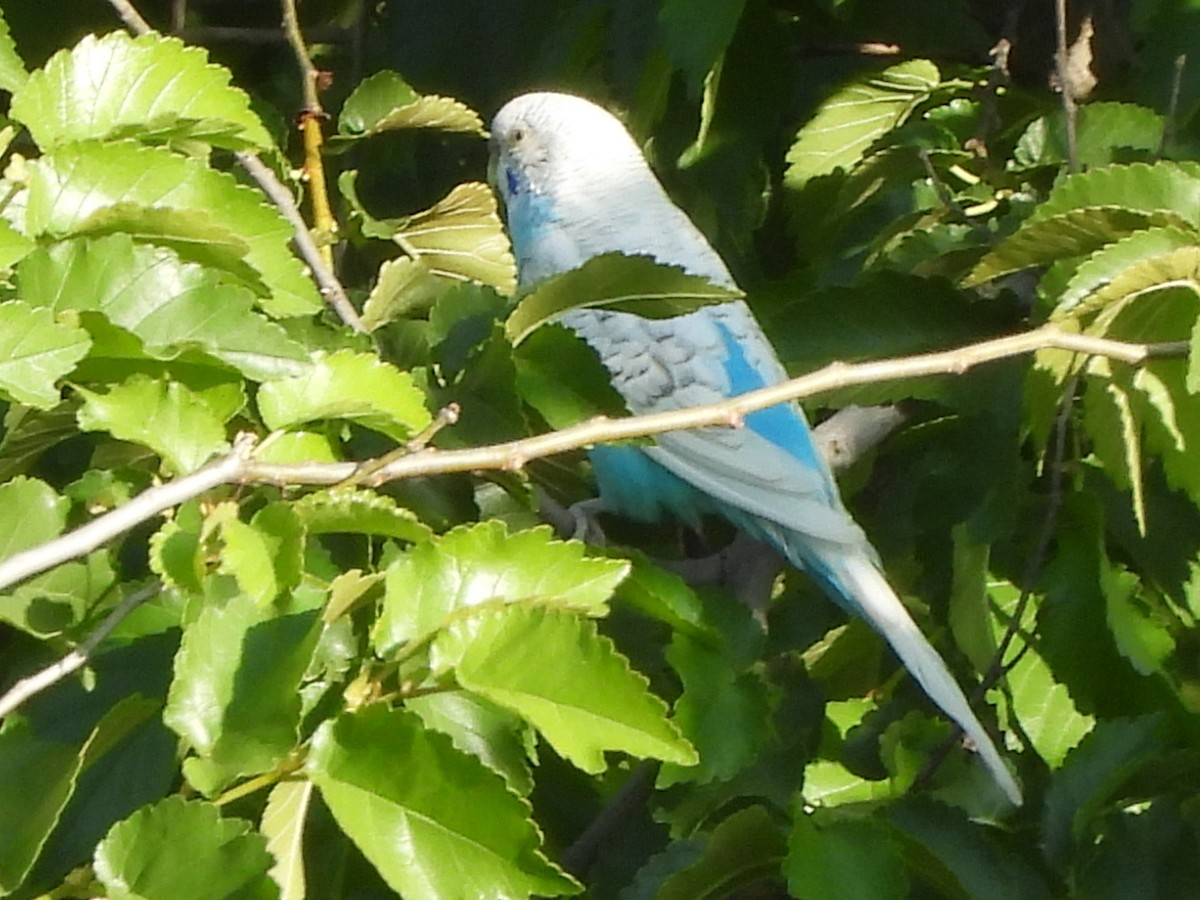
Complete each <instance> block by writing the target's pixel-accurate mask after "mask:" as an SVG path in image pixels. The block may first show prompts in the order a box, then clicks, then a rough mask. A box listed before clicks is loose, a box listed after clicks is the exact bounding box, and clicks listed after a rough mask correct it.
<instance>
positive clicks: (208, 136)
mask: <svg viewBox="0 0 1200 900" xmlns="http://www.w3.org/2000/svg"><path fill="white" fill-rule="evenodd" d="M229 79H230V73H229V71H228V70H227V69H223V68H221V67H220V66H216V65H212V64H211V63H209V61H208V54H207V53H206V52H205V51H204V50H203V49H201V48H199V47H189V46H187V45H185V44H184V43H183V42H182V41H180V40H179V39H178V38H173V37H164V36H162V35H160V34H144V35H140V36H138V37H130V35H129V34H127V33H126V32H124V31H113V32H110V33H109V34H106V35H105V36H104V37H100V38H97V37H96V36H95V35H87V36H86V37H84V39H83V40H82V41H80V42H79V43H78V44H77V45H76V46H75V47H74V48H73V49H71V50H62V51H60V52H58V53H57V54H55V55H54V56H53V57H52V58H51V60H50V61H49V62H48V63H46V65H45V66H44V67H43V68H41V69H39V70H38V71H36V72H34V73H33V75H31V76H30V78H29V80H28V81H27V82H26V83H25V85H24V87H23V88H22V89H21V90H19V91H17V92H16V93H15V94H14V95H13V102H12V115H13V118H15V119H17V120H19V121H21V122H24V123H25V125H26V126H27V127H28V128H29V130H30V132H31V133H32V135H33V139H34V140H35V141H37V142H38V145H39V146H41V147H42V149H43V150H50V149H51V148H53V147H56V146H58V145H60V144H66V143H70V142H72V141H84V140H88V139H91V138H121V137H127V136H128V137H136V138H138V139H139V140H143V141H148V142H156V143H157V142H165V141H171V140H186V139H192V140H202V141H204V142H206V143H209V144H213V145H215V146H218V147H227V148H232V149H239V148H244V147H251V146H255V147H268V146H271V144H272V141H271V137H270V135H268V134H267V131H266V129H265V128H263V126H262V123H261V122H259V120H258V117H257V116H255V115H254V113H252V112H251V111H250V98H249V97H247V96H246V94H245V93H244V92H243V91H241V90H238V89H237V88H235V87H232V86H231V85H230V84H229Z"/></svg>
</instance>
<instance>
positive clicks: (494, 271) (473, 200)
mask: <svg viewBox="0 0 1200 900" xmlns="http://www.w3.org/2000/svg"><path fill="white" fill-rule="evenodd" d="M391 239H392V240H393V241H395V242H396V244H398V245H399V247H400V249H401V250H403V251H404V252H405V253H407V254H408V255H409V256H411V257H413V258H414V259H418V260H420V261H421V262H422V263H424V264H425V266H426V267H427V268H428V269H429V271H430V272H433V273H434V274H435V275H443V276H445V277H446V278H451V279H454V280H456V281H478V282H480V283H481V284H490V285H491V286H492V287H494V288H495V289H496V290H497V291H499V292H500V293H501V294H505V295H508V294H511V293H512V292H513V291H514V290H516V285H517V265H516V262H515V261H514V260H513V255H512V249H511V247H510V246H509V243H508V237H507V235H505V233H504V226H503V225H501V224H500V215H499V213H498V212H497V210H496V195H495V194H493V193H492V189H491V188H490V187H488V186H487V185H486V184H483V183H481V182H477V181H470V182H466V183H464V184H459V185H455V187H454V188H453V189H452V190H451V191H450V193H449V194H447V195H446V196H445V197H444V198H442V199H441V200H439V201H438V202H437V203H435V204H434V205H433V206H431V207H430V208H429V209H426V210H423V211H422V212H419V213H416V214H415V215H412V216H409V217H407V218H405V219H402V220H400V221H399V222H397V223H396V227H395V231H394V232H393V233H392V234H391Z"/></svg>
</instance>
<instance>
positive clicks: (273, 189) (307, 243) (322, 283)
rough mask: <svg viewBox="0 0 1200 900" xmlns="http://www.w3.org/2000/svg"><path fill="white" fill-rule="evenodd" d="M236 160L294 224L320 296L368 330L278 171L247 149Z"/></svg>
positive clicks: (297, 242)
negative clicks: (324, 257)
mask: <svg viewBox="0 0 1200 900" xmlns="http://www.w3.org/2000/svg"><path fill="white" fill-rule="evenodd" d="M234 156H235V157H237V161H238V162H239V163H240V164H241V166H242V168H243V169H245V170H246V173H247V174H248V175H249V176H250V177H251V178H253V179H254V180H255V181H256V182H258V186H259V187H260V188H262V189H263V193H265V194H266V195H267V196H268V197H270V198H271V202H272V203H274V204H275V206H276V207H277V208H278V209H279V211H280V212H281V213H283V217H284V218H285V219H287V220H288V222H290V223H291V225H292V243H294V244H295V245H296V250H297V251H299V253H300V255H301V256H302V257H303V258H304V261H305V262H306V263H308V267H309V268H310V269H311V270H312V273H313V278H314V279H315V280H316V282H317V285H318V287H320V289H321V296H323V297H324V298H325V302H326V303H328V304H329V305H330V306H331V307H332V308H333V311H334V312H335V313H337V316H338V318H339V319H341V320H342V322H344V323H345V324H346V325H349V326H350V327H351V328H353V329H354V330H355V331H357V332H360V333H362V334H365V333H366V331H367V329H366V327H365V326H364V325H363V323H362V319H360V318H359V317H358V312H357V311H356V310H355V309H354V304H353V303H351V302H350V298H349V297H348V296H346V289H345V288H344V287H342V283H341V282H340V281H338V279H337V276H336V275H334V274H333V271H332V270H331V269H330V268H329V267H328V266H327V265H325V260H324V259H323V258H322V256H321V249H320V248H319V247H318V246H317V242H316V241H314V240H313V236H312V234H310V233H309V230H308V223H307V222H305V221H304V216H302V215H300V210H299V208H298V207H297V206H296V201H295V200H293V199H292V193H291V191H289V190H288V189H287V188H286V187H284V186H283V184H282V183H280V181H279V179H278V178H276V177H275V173H274V172H272V171H271V168H270V167H269V166H268V165H267V164H266V163H264V162H263V161H262V160H261V159H259V158H258V157H257V156H256V155H255V154H253V153H250V152H249V151H248V150H240V151H238V152H237V153H235V154H234Z"/></svg>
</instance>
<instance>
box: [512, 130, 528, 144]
mask: <svg viewBox="0 0 1200 900" xmlns="http://www.w3.org/2000/svg"><path fill="white" fill-rule="evenodd" d="M508 136H509V137H510V138H511V139H512V142H513V143H514V144H519V143H521V141H523V140H525V129H524V128H521V127H519V126H518V127H517V128H514V129H513V130H512V131H510V132H509V135H508Z"/></svg>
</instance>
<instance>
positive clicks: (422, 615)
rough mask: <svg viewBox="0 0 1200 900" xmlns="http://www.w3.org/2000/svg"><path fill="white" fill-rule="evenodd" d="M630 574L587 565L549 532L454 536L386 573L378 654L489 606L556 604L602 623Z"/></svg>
mask: <svg viewBox="0 0 1200 900" xmlns="http://www.w3.org/2000/svg"><path fill="white" fill-rule="evenodd" d="M627 571H628V563H626V562H624V561H623V560H616V559H612V560H610V559H591V558H587V557H585V556H584V546H583V544H581V543H579V542H577V541H559V540H555V539H554V538H553V536H552V534H551V531H550V529H549V528H535V529H531V530H528V531H519V532H516V533H513V534H509V533H508V530H507V529H506V528H505V526H504V524H503V523H501V522H498V521H490V522H481V523H479V524H477V525H473V526H464V527H461V528H456V529H454V530H453V531H450V532H448V533H447V534H445V535H443V536H442V537H441V538H439V539H438V540H436V541H432V542H430V543H425V544H419V545H417V546H416V547H413V548H412V549H411V550H409V551H407V552H406V553H405V554H404V555H403V556H401V557H400V558H399V559H397V560H396V561H395V562H394V563H392V565H391V566H389V567H388V577H387V594H386V596H385V598H384V603H383V610H382V612H381V614H380V616H379V619H378V621H377V622H376V625H375V632H374V636H373V639H374V643H375V647H376V650H377V651H378V652H379V653H380V654H382V655H384V656H386V655H388V654H390V653H391V652H393V651H394V650H395V649H396V648H397V647H398V646H399V645H401V644H403V643H404V642H406V641H409V640H412V639H414V638H417V637H420V636H421V635H423V634H426V633H428V632H430V631H432V630H434V629H436V628H438V627H439V626H441V625H443V624H444V623H446V622H447V621H448V620H449V617H451V616H452V615H453V614H454V613H455V612H457V611H459V610H462V609H465V608H468V607H472V606H478V605H480V604H482V603H486V602H488V601H489V600H502V601H505V602H517V601H520V600H527V599H534V600H545V601H553V602H555V603H559V604H563V605H568V606H571V607H574V608H576V609H579V610H582V611H584V612H588V613H590V614H592V615H603V614H604V612H605V611H606V610H607V606H606V603H607V601H608V598H609V597H610V595H611V594H612V592H613V589H614V588H615V587H616V586H617V584H619V583H620V581H621V580H622V579H623V578H624V577H625V574H626V572H627Z"/></svg>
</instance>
